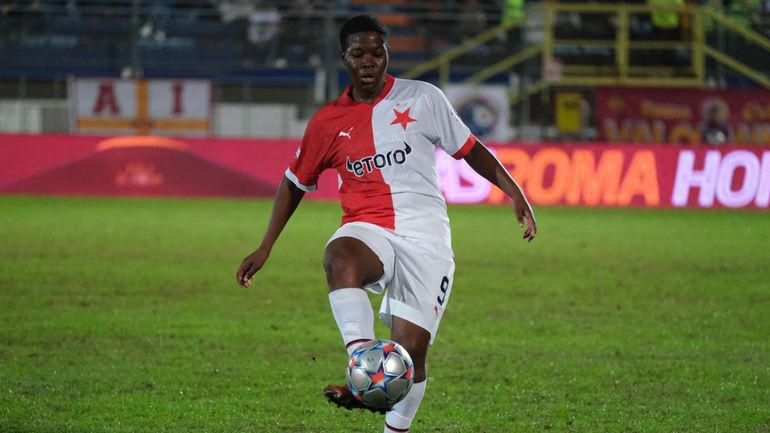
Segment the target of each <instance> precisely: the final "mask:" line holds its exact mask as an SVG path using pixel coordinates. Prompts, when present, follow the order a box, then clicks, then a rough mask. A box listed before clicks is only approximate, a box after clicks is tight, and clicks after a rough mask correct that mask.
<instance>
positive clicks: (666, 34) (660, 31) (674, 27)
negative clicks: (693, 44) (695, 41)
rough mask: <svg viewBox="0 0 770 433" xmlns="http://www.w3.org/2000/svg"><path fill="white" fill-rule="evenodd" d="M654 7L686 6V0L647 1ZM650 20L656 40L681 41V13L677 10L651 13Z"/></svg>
mask: <svg viewBox="0 0 770 433" xmlns="http://www.w3.org/2000/svg"><path fill="white" fill-rule="evenodd" d="M647 3H648V4H649V5H651V6H653V7H655V6H658V7H676V6H684V0H647ZM650 20H651V21H652V27H653V34H652V36H653V38H654V39H665V40H678V39H681V36H682V34H681V27H680V26H679V12H677V11H675V10H658V11H652V12H650Z"/></svg>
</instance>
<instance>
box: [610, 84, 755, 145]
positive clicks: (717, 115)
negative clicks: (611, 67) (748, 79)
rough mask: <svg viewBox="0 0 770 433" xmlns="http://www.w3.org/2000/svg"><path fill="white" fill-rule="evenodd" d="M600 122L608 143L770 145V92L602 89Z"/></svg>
mask: <svg viewBox="0 0 770 433" xmlns="http://www.w3.org/2000/svg"><path fill="white" fill-rule="evenodd" d="M596 122H597V127H598V129H599V137H600V139H601V140H603V141H606V142H608V143H649V144H665V143H670V144H701V143H707V142H710V141H712V140H710V139H709V137H708V136H709V134H710V133H711V134H713V133H717V134H722V135H724V140H721V141H722V142H725V143H729V144H736V145H745V144H759V145H770V91H768V90H741V89H729V90H716V89H687V88H679V89H666V88H627V87H600V88H598V89H597V90H596ZM709 131H711V132H709ZM713 141H720V140H713Z"/></svg>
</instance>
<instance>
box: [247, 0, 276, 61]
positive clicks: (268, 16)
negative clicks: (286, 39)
mask: <svg viewBox="0 0 770 433" xmlns="http://www.w3.org/2000/svg"><path fill="white" fill-rule="evenodd" d="M280 28H281V13H280V12H279V11H278V8H277V7H275V5H273V4H269V3H268V2H262V3H260V4H259V5H258V6H257V7H256V8H254V10H253V11H252V12H251V14H249V26H248V29H247V39H248V41H249V43H250V44H249V48H250V49H249V50H248V51H249V52H250V53H251V55H253V60H254V61H256V62H257V63H259V64H267V63H272V62H273V61H275V60H277V55H278V44H279V42H280V41H279V39H278V34H279V31H280ZM246 60H247V61H249V60H250V59H246ZM278 63H279V64H277V65H275V66H279V67H283V66H286V65H285V59H284V60H283V61H282V62H278Z"/></svg>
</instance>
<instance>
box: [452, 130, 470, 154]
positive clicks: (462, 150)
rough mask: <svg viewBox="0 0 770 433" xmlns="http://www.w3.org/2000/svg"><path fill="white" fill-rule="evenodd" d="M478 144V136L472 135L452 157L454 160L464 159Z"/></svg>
mask: <svg viewBox="0 0 770 433" xmlns="http://www.w3.org/2000/svg"><path fill="white" fill-rule="evenodd" d="M474 144H476V136H475V135H473V134H471V135H470V136H469V137H468V139H467V140H465V144H463V145H462V147H460V150H458V151H457V152H455V154H454V155H452V158H454V159H463V158H465V157H466V155H468V153H470V151H471V149H473V145H474Z"/></svg>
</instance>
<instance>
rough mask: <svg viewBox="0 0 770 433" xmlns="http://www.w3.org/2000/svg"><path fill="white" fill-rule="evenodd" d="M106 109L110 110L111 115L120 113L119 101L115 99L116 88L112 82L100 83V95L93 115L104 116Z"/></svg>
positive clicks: (97, 96) (92, 112) (92, 111)
mask: <svg viewBox="0 0 770 433" xmlns="http://www.w3.org/2000/svg"><path fill="white" fill-rule="evenodd" d="M105 108H107V109H109V111H110V114H111V115H115V114H119V113H120V107H119V106H118V99H117V98H116V97H115V86H113V84H112V82H110V81H103V82H101V83H99V93H97V95H96V101H95V102H94V108H93V109H92V110H91V114H93V115H95V116H98V115H100V114H102V112H103V111H104V109H105Z"/></svg>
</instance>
